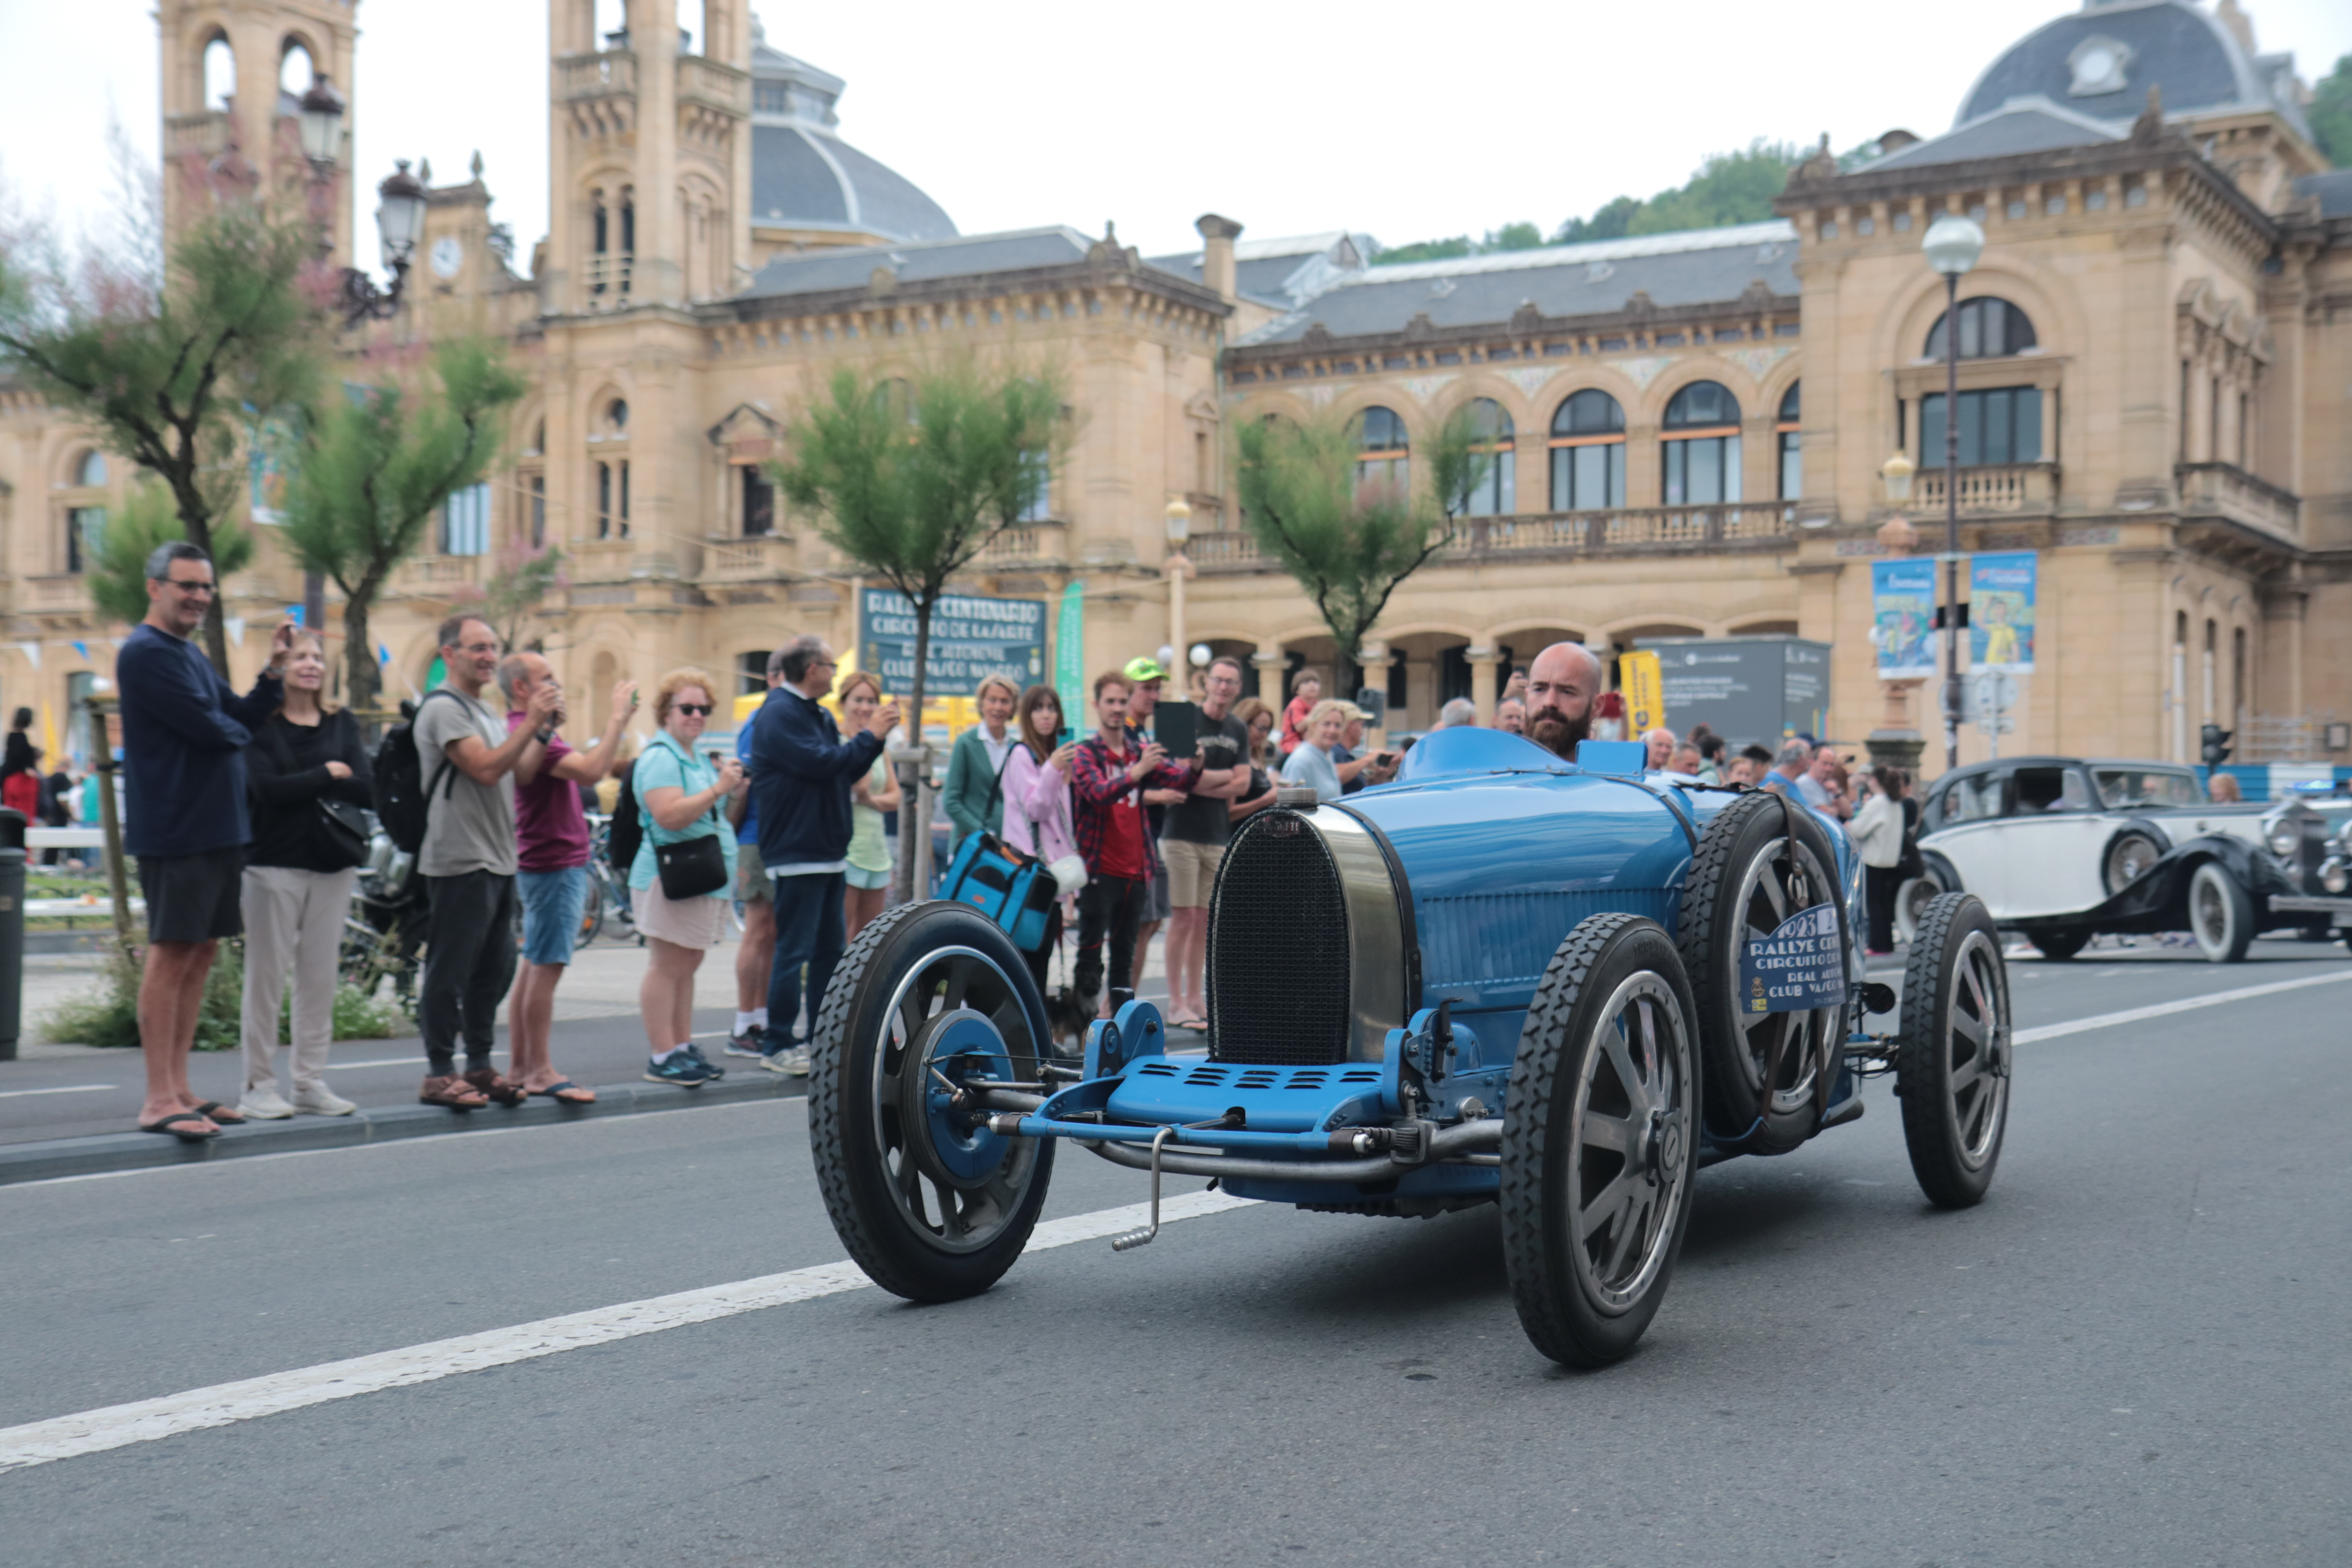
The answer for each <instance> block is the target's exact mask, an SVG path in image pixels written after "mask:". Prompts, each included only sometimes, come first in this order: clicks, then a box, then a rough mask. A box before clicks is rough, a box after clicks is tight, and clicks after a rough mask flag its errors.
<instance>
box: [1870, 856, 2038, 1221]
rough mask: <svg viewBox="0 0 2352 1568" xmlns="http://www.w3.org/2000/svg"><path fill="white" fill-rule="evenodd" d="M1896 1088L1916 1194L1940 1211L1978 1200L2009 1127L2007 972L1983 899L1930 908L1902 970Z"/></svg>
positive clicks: (1960, 896) (1950, 898)
mask: <svg viewBox="0 0 2352 1568" xmlns="http://www.w3.org/2000/svg"><path fill="white" fill-rule="evenodd" d="M1900 1021H1901V1024H1902V1032H1901V1036H1900V1038H1901V1040H1902V1046H1901V1048H1900V1049H1898V1050H1897V1051H1896V1052H1895V1093H1896V1094H1898V1095H1899V1096H1901V1097H1902V1100H1903V1142H1904V1145H1905V1147H1906V1148H1907V1149H1908V1150H1909V1151H1910V1153H1911V1173H1912V1174H1913V1175H1915V1176H1916V1177H1918V1178H1919V1190H1920V1191H1921V1192H1924V1193H1926V1194H1927V1201H1928V1202H1929V1203H1932V1204H1934V1205H1937V1207H1939V1208H1967V1207H1969V1205H1973V1204H1977V1203H1981V1202H1982V1201H1983V1200H1984V1195H1985V1191H1986V1189H1987V1188H1989V1187H1990V1186H1991V1185H1992V1173H1993V1167H1994V1166H1995V1165H1996V1164H1998V1163H2000V1144H2001V1139H2002V1137H2003V1136H2004V1135H2005V1134H2006V1132H2007V1131H2008V1128H2009V1081H2010V1031H2009V970H2008V968H2007V966H2006V965H2005V964H2004V963H2002V960H2001V956H2000V931H1999V930H1998V929H1997V928H1996V927H1995V926H1994V925H1993V923H1992V916H1991V914H1990V912H1989V911H1988V910H1986V909H1985V907H1984V900H1981V899H1979V898H1977V897H1976V896H1975V895H1974V894H1972V893H1946V894H1944V895H1943V896H1942V897H1941V898H1938V899H1937V900H1936V901H1935V902H1934V903H1933V904H1931V905H1929V906H1928V908H1927V919H1926V921H1923V922H1922V923H1921V925H1920V928H1919V940H1918V941H1916V942H1913V943H1912V944H1911V957H1910V960H1909V962H1907V963H1906V964H1905V965H1904V967H1903V1009H1902V1013H1901V1015H1900Z"/></svg>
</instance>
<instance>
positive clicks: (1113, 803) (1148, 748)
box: [1070, 670, 1201, 1018]
mask: <svg viewBox="0 0 2352 1568" xmlns="http://www.w3.org/2000/svg"><path fill="white" fill-rule="evenodd" d="M1129 690H1130V687H1129V682H1128V679H1127V677H1126V676H1124V675H1122V674H1120V673H1119V672H1118V671H1117V670H1110V671H1108V672H1107V673H1105V674H1102V675H1097V676H1096V677H1095V721H1096V724H1097V729H1096V731H1095V732H1094V734H1093V735H1092V736H1090V737H1089V738H1087V740H1084V741H1081V742H1078V749H1077V755H1076V757H1075V758H1074V759H1072V761H1071V764H1070V803H1071V805H1072V807H1073V809H1074V811H1075V813H1076V818H1077V820H1076V828H1077V837H1078V853H1079V855H1080V856H1082V857H1084V858H1085V859H1086V863H1087V885H1086V889H1085V890H1084V891H1082V892H1080V893H1079V894H1078V973H1077V983H1078V996H1079V998H1080V1000H1081V1004H1082V1005H1086V1006H1089V1007H1093V1008H1095V1009H1097V1016H1100V1017H1106V1018H1107V1017H1108V1016H1110V999H1109V997H1108V995H1107V994H1105V993H1104V991H1103V941H1104V939H1105V938H1106V937H1108V939H1109V941H1110V988H1111V990H1113V991H1129V990H1132V989H1134V986H1135V976H1134V973H1133V970H1134V967H1135V929H1136V922H1137V921H1138V920H1139V918H1140V916H1141V915H1142V913H1143V898H1144V892H1145V889H1146V886H1147V884H1146V881H1145V878H1146V877H1147V876H1148V875H1149V873H1150V868H1151V843H1150V831H1151V829H1150V826H1149V825H1148V824H1147V822H1146V820H1145V817H1144V815H1143V792H1144V791H1145V790H1147V789H1173V790H1189V789H1191V788H1192V782H1193V780H1194V779H1196V778H1198V777H1199V776H1200V772H1201V764H1200V761H1199V759H1197V758H1195V759H1193V760H1192V761H1191V762H1188V763H1184V764H1183V765H1181V766H1179V765H1177V764H1175V763H1170V762H1169V761H1168V753H1167V752H1166V751H1165V750H1164V749H1163V748H1162V747H1161V746H1160V744H1159V743H1158V742H1150V743H1148V744H1144V745H1141V746H1135V745H1132V744H1131V743H1130V737H1129V734H1128V729H1127V699H1128V693H1129Z"/></svg>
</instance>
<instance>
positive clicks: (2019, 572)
mask: <svg viewBox="0 0 2352 1568" xmlns="http://www.w3.org/2000/svg"><path fill="white" fill-rule="evenodd" d="M2034 563H2035V556H2034V553H2033V552H2032V551H2031V550H2019V551H2014V552H2010V553H2008V554H2005V555H1979V556H1977V557H1976V558H1975V559H1974V560H1972V561H1971V562H1970V563H1969V660H1970V662H1972V663H1973V664H1974V665H1975V666H1976V668H1979V669H1998V670H2003V671H2006V672H2007V673H2009V674H2011V675H2031V674H2032V673H2033V623H2034V605H2033V590H2034V586H2035V584H2034V578H2035V570H2034Z"/></svg>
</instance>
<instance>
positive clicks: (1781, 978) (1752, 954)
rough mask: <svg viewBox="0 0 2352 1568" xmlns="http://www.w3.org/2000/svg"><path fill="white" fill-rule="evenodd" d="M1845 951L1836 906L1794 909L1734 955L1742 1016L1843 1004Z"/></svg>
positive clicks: (1817, 905)
mask: <svg viewBox="0 0 2352 1568" xmlns="http://www.w3.org/2000/svg"><path fill="white" fill-rule="evenodd" d="M1845 991H1846V976H1845V951H1844V948H1843V944H1841V943H1840V942H1839V941H1838V918H1837V906H1836V905H1835V904H1815V905H1814V906H1813V907H1812V908H1811V909H1809V910H1798V911H1797V912H1796V913H1795V914H1793V915H1790V917H1789V918H1788V919H1787V920H1785V921H1781V922H1780V927H1779V929H1777V930H1775V931H1773V932H1772V934H1771V935H1770V936H1767V937H1758V938H1755V939H1752V940H1751V941H1750V942H1748V947H1747V950H1746V951H1745V952H1742V953H1741V954H1740V955H1739V1008H1740V1011H1741V1012H1742V1013H1744V1014H1749V1015H1754V1014H1758V1013H1805V1012H1811V1010H1812V1009H1814V1008H1816V1007H1834V1006H1836V1005H1838V1004H1839V1003H1841V1002H1843V1001H1844V1000H1845Z"/></svg>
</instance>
